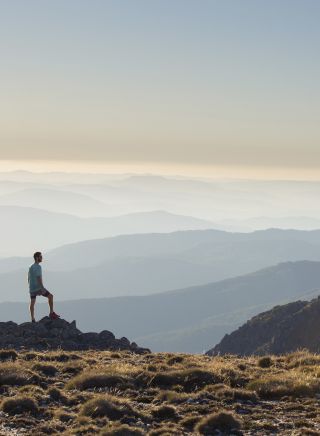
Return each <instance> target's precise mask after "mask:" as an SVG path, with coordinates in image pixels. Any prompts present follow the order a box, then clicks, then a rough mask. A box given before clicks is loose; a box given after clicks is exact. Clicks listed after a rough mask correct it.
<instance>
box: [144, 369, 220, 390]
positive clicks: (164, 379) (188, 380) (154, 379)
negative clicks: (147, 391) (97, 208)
mask: <svg viewBox="0 0 320 436" xmlns="http://www.w3.org/2000/svg"><path fill="white" fill-rule="evenodd" d="M220 381H221V378H220V377H219V376H218V375H216V374H214V373H212V372H209V371H204V370H202V369H192V368H191V369H186V370H181V371H168V372H166V373H161V372H160V373H159V372H158V373H156V374H152V375H151V376H150V380H149V384H150V385H151V386H159V387H172V386H175V385H182V386H183V387H184V389H185V391H187V392H190V391H192V390H194V389H199V388H201V387H203V386H205V385H207V384H214V383H219V382H220Z"/></svg>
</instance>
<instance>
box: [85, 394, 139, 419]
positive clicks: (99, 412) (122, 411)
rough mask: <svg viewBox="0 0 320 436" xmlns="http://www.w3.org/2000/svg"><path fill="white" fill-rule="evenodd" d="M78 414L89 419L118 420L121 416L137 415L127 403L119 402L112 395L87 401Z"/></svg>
mask: <svg viewBox="0 0 320 436" xmlns="http://www.w3.org/2000/svg"><path fill="white" fill-rule="evenodd" d="M80 414H81V415H83V416H87V417H91V418H97V417H99V418H100V417H107V418H109V419H112V420H118V419H121V418H122V417H123V416H134V415H137V412H135V411H134V410H133V408H132V407H131V406H130V404H129V403H128V402H126V401H119V400H118V399H117V398H116V397H113V396H112V395H103V396H98V397H96V398H93V399H92V400H89V401H87V402H86V403H85V404H84V405H83V406H82V408H81V411H80Z"/></svg>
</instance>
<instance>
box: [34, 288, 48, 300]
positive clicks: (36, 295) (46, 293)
mask: <svg viewBox="0 0 320 436" xmlns="http://www.w3.org/2000/svg"><path fill="white" fill-rule="evenodd" d="M49 295H50V292H49V291H47V290H43V291H37V292H32V294H31V293H30V298H31V300H35V299H36V298H37V297H38V296H42V297H49Z"/></svg>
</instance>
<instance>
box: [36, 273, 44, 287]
mask: <svg viewBox="0 0 320 436" xmlns="http://www.w3.org/2000/svg"><path fill="white" fill-rule="evenodd" d="M37 280H38V283H39V285H40V286H41V289H44V286H43V282H42V277H41V276H38V277H37Z"/></svg>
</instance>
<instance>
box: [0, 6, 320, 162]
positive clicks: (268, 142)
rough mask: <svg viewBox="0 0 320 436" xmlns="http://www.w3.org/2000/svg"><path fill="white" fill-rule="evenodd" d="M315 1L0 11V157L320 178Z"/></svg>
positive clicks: (318, 15) (319, 9)
mask: <svg viewBox="0 0 320 436" xmlns="http://www.w3.org/2000/svg"><path fill="white" fill-rule="evenodd" d="M319 22H320V1H319V0H219V1H216V0H85V1H84V0H28V1H26V0H0V59H1V68H0V77H1V87H0V148H1V159H17V160H23V159H30V160H33V159H45V160H49V159H54V160H59V159H63V160H66V159H81V160H90V161H95V160H96V161H99V162H104V161H105V162H118V161H120V162H121V161H123V162H149V161H150V162H153V163H159V164H162V165H164V164H165V163H166V162H171V164H177V165H178V164H187V165H188V164H195V165H202V164H206V165H207V164H210V165H223V166H230V167H231V166H235V165H244V166H253V167H255V166H257V165H266V166H268V167H270V168H272V167H289V168H291V169H292V168H299V167H306V168H313V170H314V169H317V168H318V167H320V130H319V125H320V124H319V122H320V111H319V110H320V84H319V77H320V57H319V50H320V47H319V46H320V26H319Z"/></svg>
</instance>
